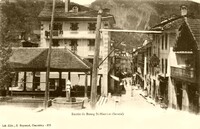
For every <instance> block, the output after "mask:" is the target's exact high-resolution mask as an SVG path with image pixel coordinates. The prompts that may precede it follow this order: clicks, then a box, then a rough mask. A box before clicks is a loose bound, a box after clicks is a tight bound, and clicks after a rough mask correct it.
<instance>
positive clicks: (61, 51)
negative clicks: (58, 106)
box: [9, 48, 92, 72]
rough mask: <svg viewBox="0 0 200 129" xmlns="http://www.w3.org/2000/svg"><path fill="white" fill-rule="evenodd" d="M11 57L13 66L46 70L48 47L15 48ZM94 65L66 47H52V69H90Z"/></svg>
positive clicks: (19, 68)
mask: <svg viewBox="0 0 200 129" xmlns="http://www.w3.org/2000/svg"><path fill="white" fill-rule="evenodd" d="M12 51H13V54H12V56H11V57H10V59H9V62H10V64H11V67H12V68H14V69H18V70H24V71H34V70H35V71H37V70H38V71H45V70H46V68H47V54H48V49H47V48H14V49H13V50H12ZM91 67H92V65H91V64H90V63H89V62H88V61H86V60H82V59H81V58H80V57H79V56H78V55H75V54H74V53H72V52H71V51H70V50H68V49H66V48H52V52H51V64H50V68H51V70H52V71H72V72H73V71H74V72H75V71H77V72H78V71H80V72H81V71H88V70H90V69H91Z"/></svg>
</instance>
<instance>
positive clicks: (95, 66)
mask: <svg viewBox="0 0 200 129" xmlns="http://www.w3.org/2000/svg"><path fill="white" fill-rule="evenodd" d="M101 14H102V10H99V12H98V16H97V28H96V38H95V53H94V62H93V69H92V87H91V103H90V105H91V108H92V109H94V108H95V105H96V102H97V76H98V66H99V49H100V29H101V17H102V16H101Z"/></svg>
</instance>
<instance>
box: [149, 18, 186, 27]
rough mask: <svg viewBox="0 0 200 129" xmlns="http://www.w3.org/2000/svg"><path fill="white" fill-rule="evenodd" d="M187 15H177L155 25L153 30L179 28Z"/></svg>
mask: <svg viewBox="0 0 200 129" xmlns="http://www.w3.org/2000/svg"><path fill="white" fill-rule="evenodd" d="M184 17H185V16H176V17H172V18H170V19H168V20H165V21H163V22H161V23H160V24H157V25H155V26H154V27H152V28H151V30H173V29H178V28H179V27H180V25H181V24H182V23H183V22H184Z"/></svg>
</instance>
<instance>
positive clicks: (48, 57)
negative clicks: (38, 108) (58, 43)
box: [45, 0, 55, 109]
mask: <svg viewBox="0 0 200 129" xmlns="http://www.w3.org/2000/svg"><path fill="white" fill-rule="evenodd" d="M54 12H55V0H53V7H52V15H51V31H50V43H49V50H48V55H47V73H46V89H45V109H46V108H47V107H48V101H49V74H50V62H51V45H52V37H53V34H52V31H53V22H54Z"/></svg>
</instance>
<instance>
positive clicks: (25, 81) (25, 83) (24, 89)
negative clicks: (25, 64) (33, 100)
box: [23, 72, 26, 91]
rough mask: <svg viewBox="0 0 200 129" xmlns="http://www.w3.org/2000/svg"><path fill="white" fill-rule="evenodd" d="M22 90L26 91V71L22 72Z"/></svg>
mask: <svg viewBox="0 0 200 129" xmlns="http://www.w3.org/2000/svg"><path fill="white" fill-rule="evenodd" d="M23 83H24V91H26V72H24V82H23Z"/></svg>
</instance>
